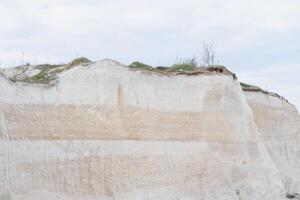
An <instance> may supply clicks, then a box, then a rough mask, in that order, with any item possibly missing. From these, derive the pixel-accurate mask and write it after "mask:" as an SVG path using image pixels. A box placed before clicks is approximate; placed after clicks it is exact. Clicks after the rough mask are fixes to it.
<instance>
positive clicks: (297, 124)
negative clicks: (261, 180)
mask: <svg viewBox="0 0 300 200" xmlns="http://www.w3.org/2000/svg"><path fill="white" fill-rule="evenodd" d="M245 94H246V99H247V102H248V104H249V105H250V107H251V109H252V112H253V114H254V118H255V123H256V125H257V127H258V130H259V132H260V133H261V134H262V136H263V138H264V143H265V146H266V147H267V149H268V152H269V154H270V156H271V158H272V160H273V161H274V163H275V164H276V166H277V168H278V169H279V171H280V173H281V176H282V180H283V184H284V186H285V188H286V191H287V193H288V194H292V193H299V191H300V161H299V160H300V146H299V144H300V116H299V114H298V112H297V109H296V108H295V107H294V106H293V105H291V104H289V103H288V102H287V101H285V100H283V99H280V98H278V97H274V96H270V95H266V94H264V93H260V92H259V93H257V92H250V91H248V92H246V93H245Z"/></svg>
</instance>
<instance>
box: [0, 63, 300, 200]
mask: <svg viewBox="0 0 300 200" xmlns="http://www.w3.org/2000/svg"><path fill="white" fill-rule="evenodd" d="M58 76H59V79H58V82H57V83H56V84H55V85H53V86H51V87H47V86H42V85H35V84H26V83H13V82H10V81H9V80H7V79H6V78H5V77H4V76H0V125H1V129H0V130H1V132H0V133H1V140H0V143H1V145H0V152H1V154H0V159H1V160H0V161H1V165H0V188H1V191H0V194H1V192H2V194H3V195H8V194H9V195H11V199H40V198H41V197H42V196H43V199H58V198H60V199H74V198H76V199H130V200H131V199H164V200H165V199H284V197H285V187H284V184H283V182H282V173H283V171H284V170H283V168H279V167H278V165H281V163H282V162H281V161H278V160H280V159H281V157H278V160H276V158H277V157H276V156H275V157H274V156H273V154H271V153H270V151H272V149H271V147H270V145H269V143H268V141H267V140H266V137H265V135H266V134H267V132H268V131H266V132H263V131H262V133H263V134H261V130H262V128H261V127H262V126H261V125H260V124H259V125H258V128H257V124H258V122H257V121H260V120H264V119H265V118H264V116H262V118H263V119H260V118H258V117H257V112H256V111H255V110H254V115H253V112H252V110H251V109H250V107H249V105H248V103H247V101H246V98H245V95H244V93H243V91H242V89H241V87H240V85H239V83H238V81H237V80H235V79H233V77H232V76H230V75H226V74H220V73H215V74H211V75H203V74H202V75H198V76H185V75H178V76H165V75H158V74H153V73H150V74H148V73H142V72H137V71H131V70H129V69H128V68H126V67H125V66H123V65H122V64H120V63H117V62H115V61H111V60H103V61H99V62H96V63H92V64H89V65H86V66H78V67H74V68H72V69H70V70H68V71H64V72H63V73H61V74H59V75H58ZM246 96H247V100H248V102H250V101H251V98H250V97H248V95H247V94H246ZM249 104H250V106H251V108H252V109H253V107H252V106H253V105H255V101H254V103H252V102H250V103H249ZM283 111H284V109H283ZM259 116H260V115H259ZM295 116H296V113H295ZM297 116H298V115H297ZM278 120H281V119H278ZM274 123H276V122H274ZM296 124H297V122H295V124H294V125H295V126H297V125H296ZM287 126H289V124H287ZM278 134H283V133H278ZM291 134H294V132H293V133H291ZM295 134H296V133H295ZM296 135H297V134H296ZM265 144H266V145H265ZM295 144H296V143H295ZM266 147H267V148H266ZM287 169H288V167H287ZM295 173H297V172H295Z"/></svg>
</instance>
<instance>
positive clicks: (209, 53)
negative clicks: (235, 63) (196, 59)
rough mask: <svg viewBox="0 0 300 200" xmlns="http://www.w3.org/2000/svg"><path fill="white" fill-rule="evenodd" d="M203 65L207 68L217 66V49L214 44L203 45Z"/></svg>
mask: <svg viewBox="0 0 300 200" xmlns="http://www.w3.org/2000/svg"><path fill="white" fill-rule="evenodd" d="M202 48H203V52H202V64H203V65H204V66H206V67H208V66H211V65H214V64H215V59H216V56H215V47H214V44H213V43H212V42H203V44H202Z"/></svg>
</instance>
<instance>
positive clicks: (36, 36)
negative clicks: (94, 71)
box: [0, 0, 300, 110]
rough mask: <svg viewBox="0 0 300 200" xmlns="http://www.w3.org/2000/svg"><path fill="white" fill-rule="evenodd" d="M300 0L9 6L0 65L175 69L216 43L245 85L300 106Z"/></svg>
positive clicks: (0, 19)
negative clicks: (101, 63) (79, 61)
mask: <svg viewBox="0 0 300 200" xmlns="http://www.w3.org/2000/svg"><path fill="white" fill-rule="evenodd" d="M299 20H300V1H299V0H284V1H283V0H263V1H262V0H251V1H250V0H223V1H221V0H185V1H179V0H151V1H150V0H148V1H147V0H110V1H109V0H98V1H96V0H84V1H83V0H82V1H79V0H42V1H41V0H19V1H17V0H1V3H0V67H10V66H15V65H19V64H21V63H22V62H23V59H22V54H23V52H24V60H25V62H30V63H33V64H35V63H45V62H48V63H61V62H68V61H70V60H71V59H73V58H74V57H76V56H86V57H88V58H90V59H92V60H99V59H103V58H112V59H116V60H118V61H120V62H123V63H125V64H128V63H130V62H132V61H135V60H139V61H142V62H145V63H148V64H152V65H170V64H173V63H174V62H176V59H177V58H181V59H185V58H189V57H192V56H201V45H202V42H203V41H211V42H214V44H215V49H216V54H217V57H218V59H219V60H220V63H221V64H223V65H225V66H227V67H228V68H229V69H230V70H232V71H234V72H235V73H236V74H237V76H238V77H239V79H240V80H241V81H245V82H248V83H251V84H257V85H260V86H261V87H263V88H264V89H268V90H271V91H273V92H277V93H279V94H280V95H283V96H285V97H286V98H287V99H288V100H289V101H290V102H292V103H293V104H295V105H297V107H298V110H299V108H300V22H299Z"/></svg>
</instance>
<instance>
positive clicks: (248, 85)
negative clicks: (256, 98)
mask: <svg viewBox="0 0 300 200" xmlns="http://www.w3.org/2000/svg"><path fill="white" fill-rule="evenodd" d="M240 85H241V87H242V88H251V87H256V86H254V85H250V84H247V83H243V82H240Z"/></svg>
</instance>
